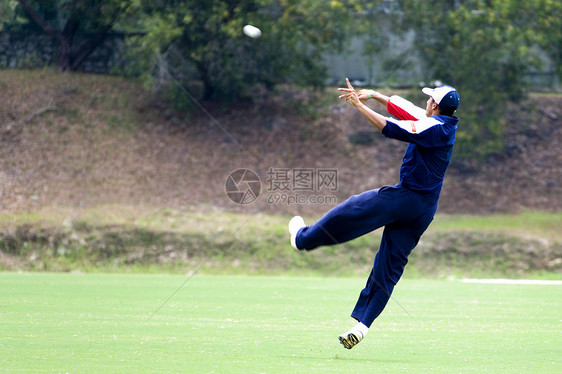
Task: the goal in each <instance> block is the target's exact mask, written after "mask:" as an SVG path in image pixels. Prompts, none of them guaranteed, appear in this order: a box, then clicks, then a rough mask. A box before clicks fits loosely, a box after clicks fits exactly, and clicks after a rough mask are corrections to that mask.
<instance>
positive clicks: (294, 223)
mask: <svg viewBox="0 0 562 374" xmlns="http://www.w3.org/2000/svg"><path fill="white" fill-rule="evenodd" d="M303 227H306V224H305V223H304V219H302V217H301V216H294V217H293V218H291V220H290V221H289V233H290V234H291V246H292V247H293V248H294V249H296V250H297V251H299V250H300V249H299V248H298V247H297V242H296V241H297V234H298V233H299V230H300V229H302V228H303Z"/></svg>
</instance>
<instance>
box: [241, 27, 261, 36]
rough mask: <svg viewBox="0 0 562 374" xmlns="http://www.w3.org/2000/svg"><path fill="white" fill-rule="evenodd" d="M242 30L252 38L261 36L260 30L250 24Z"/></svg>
mask: <svg viewBox="0 0 562 374" xmlns="http://www.w3.org/2000/svg"><path fill="white" fill-rule="evenodd" d="M242 31H244V34H246V35H247V36H249V37H250V38H253V39H257V38H259V37H260V36H261V30H260V29H258V28H257V27H255V26H252V25H246V26H244V28H243V29H242Z"/></svg>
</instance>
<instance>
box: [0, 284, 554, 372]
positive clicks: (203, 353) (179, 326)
mask: <svg viewBox="0 0 562 374" xmlns="http://www.w3.org/2000/svg"><path fill="white" fill-rule="evenodd" d="M184 283H185V284H184ZM363 283H364V279H363V278H321V277H317V278H313V277H307V278H305V277H263V276H249V277H247V276H203V275H195V276H194V277H192V278H189V276H182V275H162V274H161V275H149V274H53V273H0V285H1V290H2V292H1V293H0V331H1V334H0V362H1V364H0V372H7V373H8V372H9V373H100V372H105V373H156V372H157V373H168V372H171V373H175V372H177V373H180V372H181V373H337V372H338V373H339V372H354V373H367V372H369V373H560V372H562V286H559V285H546V286H541V285H492V284H467V283H462V282H460V281H453V280H425V279H418V280H410V279H404V280H402V281H401V282H400V283H399V284H398V287H396V289H395V293H394V295H393V299H392V300H391V301H390V302H389V304H388V306H387V309H386V310H385V311H384V312H383V314H382V316H381V317H380V318H379V319H378V320H377V321H376V322H375V324H374V325H373V327H374V328H372V329H371V331H370V333H369V335H367V337H366V338H365V340H364V341H363V342H361V344H360V345H358V346H357V347H356V348H354V349H353V350H351V351H348V350H345V349H343V347H341V345H340V344H339V342H338V341H337V335H338V334H339V333H341V332H344V331H345V330H347V329H348V328H349V327H351V326H352V325H353V321H352V320H351V318H349V317H348V315H349V313H350V311H351V309H352V307H353V305H354V303H355V299H356V296H357V294H358V292H359V291H360V289H361V288H362V286H363ZM182 285H183V286H182ZM178 288H179V290H178ZM175 291H177V293H175V294H174V292H175ZM170 296H172V297H171V298H170V299H169V300H168V301H167V302H166V300H167V299H168V298H169V297H170ZM163 303H164V304H163ZM159 308H160V309H159ZM158 309H159V310H158ZM155 311H157V312H156V313H155V314H154V312H155Z"/></svg>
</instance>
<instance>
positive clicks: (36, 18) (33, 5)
mask: <svg viewBox="0 0 562 374" xmlns="http://www.w3.org/2000/svg"><path fill="white" fill-rule="evenodd" d="M129 6H130V1H122V0H113V1H102V0H46V1H36V0H35V1H34V0H19V1H12V0H0V11H2V12H3V13H5V14H6V17H5V18H4V17H2V24H0V29H2V28H6V29H14V30H17V29H20V30H33V31H39V30H40V32H43V33H45V34H46V35H48V36H49V37H51V38H53V39H54V40H56V41H57V43H58V58H57V65H58V67H59V69H60V70H67V69H68V70H73V71H74V70H77V69H78V68H79V67H80V65H81V64H82V63H83V61H84V60H85V59H86V58H87V57H88V56H89V55H90V54H91V53H92V52H93V51H94V50H95V49H96V48H97V47H98V46H99V45H100V44H101V43H102V42H103V41H104V39H105V37H106V36H107V33H108V32H109V31H110V30H111V29H112V28H113V26H114V25H115V23H116V22H117V21H118V19H119V17H120V16H122V15H123V14H124V13H125V11H126V9H127V8H128V7H129Z"/></svg>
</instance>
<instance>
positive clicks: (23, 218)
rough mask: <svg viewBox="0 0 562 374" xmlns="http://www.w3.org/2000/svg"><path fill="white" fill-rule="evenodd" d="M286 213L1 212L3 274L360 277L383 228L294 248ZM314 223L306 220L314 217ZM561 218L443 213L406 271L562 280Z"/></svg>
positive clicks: (109, 209) (111, 208) (102, 209)
mask: <svg viewBox="0 0 562 374" xmlns="http://www.w3.org/2000/svg"><path fill="white" fill-rule="evenodd" d="M288 219H289V217H287V216H275V215H263V214H257V215H247V214H239V213H227V212H206V213H202V212H199V211H181V210H171V209H148V208H139V207H134V208H133V207H124V206H103V207H97V208H91V209H83V210H69V209H62V208H50V209H42V210H39V211H36V212H34V213H22V214H16V215H14V214H6V215H2V216H0V232H1V234H0V250H1V251H2V252H3V261H2V264H1V266H2V269H3V270H20V269H21V270H38V271H73V270H79V271H87V272H98V271H111V272H116V271H117V272H119V271H127V272H128V271H131V272H145V271H166V272H177V273H190V272H196V271H201V272H203V273H210V274H240V273H241V274H295V275H309V274H323V275H335V276H346V275H361V274H363V273H367V272H368V271H369V270H370V264H371V261H372V259H373V256H374V252H375V251H376V250H377V248H378V244H379V240H380V234H381V231H380V230H377V231H375V232H374V233H372V234H369V235H367V236H365V237H362V238H359V239H357V240H354V241H352V242H350V243H346V244H343V245H339V246H333V247H324V248H321V249H318V250H316V251H313V252H308V253H296V252H294V251H293V250H292V249H291V248H290V246H289V245H288V236H287V231H286V223H287V221H288ZM310 219H312V218H310ZM560 227H562V214H560V213H543V212H526V213H520V214H516V215H503V214H501V215H500V214H497V215H489V216H476V215H439V216H437V218H436V220H435V222H433V224H432V225H431V226H430V229H429V230H428V232H426V234H425V235H424V237H423V238H422V240H421V242H420V243H419V245H418V247H417V248H416V249H415V250H414V252H413V253H412V255H411V258H410V264H409V266H408V267H407V272H406V275H407V276H411V277H417V276H438V277H443V276H478V277H487V276H501V277H542V278H557V279H559V278H561V269H562V242H561V241H560V233H559V229H560Z"/></svg>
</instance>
